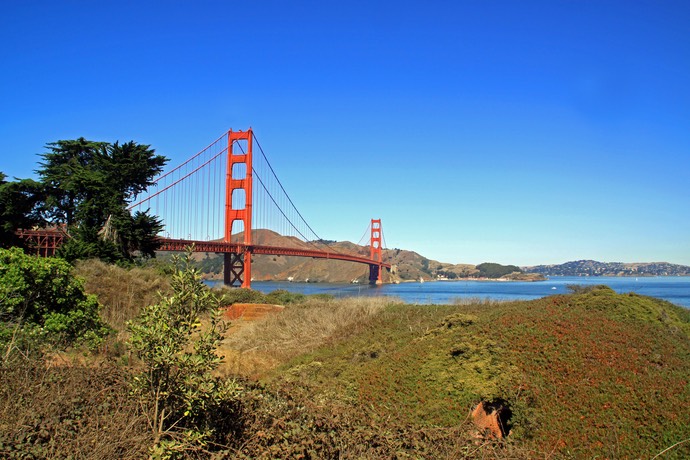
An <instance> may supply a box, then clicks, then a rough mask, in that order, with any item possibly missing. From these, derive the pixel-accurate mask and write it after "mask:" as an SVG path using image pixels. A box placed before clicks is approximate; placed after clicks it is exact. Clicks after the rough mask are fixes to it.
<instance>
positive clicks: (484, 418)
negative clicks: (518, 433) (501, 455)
mask: <svg viewBox="0 0 690 460" xmlns="http://www.w3.org/2000/svg"><path fill="white" fill-rule="evenodd" d="M511 416H512V412H511V410H510V409H509V408H508V406H507V405H506V404H505V402H504V401H491V402H487V401H482V402H480V403H479V404H477V407H475V408H474V410H473V411H472V421H474V424H475V425H477V427H478V428H479V430H480V433H479V435H480V436H481V437H486V438H493V439H503V438H505V437H506V436H508V434H509V432H510V428H509V424H510V417H511Z"/></svg>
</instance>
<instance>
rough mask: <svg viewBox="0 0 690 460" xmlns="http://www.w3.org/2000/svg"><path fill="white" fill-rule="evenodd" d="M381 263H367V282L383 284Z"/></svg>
mask: <svg viewBox="0 0 690 460" xmlns="http://www.w3.org/2000/svg"><path fill="white" fill-rule="evenodd" d="M381 273H383V265H377V264H369V284H383V279H382V278H381Z"/></svg>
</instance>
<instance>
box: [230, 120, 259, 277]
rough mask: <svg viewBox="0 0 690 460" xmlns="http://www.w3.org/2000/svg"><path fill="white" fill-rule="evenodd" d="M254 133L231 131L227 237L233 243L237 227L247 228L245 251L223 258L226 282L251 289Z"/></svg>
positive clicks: (244, 233) (250, 130)
mask: <svg viewBox="0 0 690 460" xmlns="http://www.w3.org/2000/svg"><path fill="white" fill-rule="evenodd" d="M252 141H253V133H252V129H251V128H249V130H247V131H238V132H234V131H232V130H230V131H228V162H227V171H226V179H225V233H224V235H223V241H224V242H226V243H233V241H232V231H233V226H234V224H235V223H241V224H242V227H243V240H242V241H241V242H238V243H241V244H243V249H241V250H238V251H237V252H230V253H225V254H224V255H223V257H224V260H223V282H224V283H225V284H226V285H228V286H233V287H244V288H249V287H250V285H251V279H252V143H253V142H252Z"/></svg>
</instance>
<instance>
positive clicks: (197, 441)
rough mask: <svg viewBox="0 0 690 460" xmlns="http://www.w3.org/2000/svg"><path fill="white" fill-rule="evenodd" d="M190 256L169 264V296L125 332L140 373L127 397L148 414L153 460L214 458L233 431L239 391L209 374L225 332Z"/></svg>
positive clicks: (212, 298)
mask: <svg viewBox="0 0 690 460" xmlns="http://www.w3.org/2000/svg"><path fill="white" fill-rule="evenodd" d="M191 254H192V252H191V250H189V251H188V252H187V253H186V254H185V256H184V257H183V258H181V259H177V258H176V259H175V260H174V262H175V264H176V266H177V269H176V272H175V273H174V274H173V276H172V279H171V282H170V283H171V288H172V291H173V294H172V295H171V296H169V297H162V298H161V300H160V302H159V303H157V304H155V305H150V306H147V307H145V308H144V309H143V311H142V313H141V315H140V317H139V318H137V319H136V320H135V321H133V322H132V323H131V324H130V327H129V329H130V332H131V339H130V345H131V347H132V349H133V350H134V352H135V353H136V355H137V356H138V358H139V359H141V361H142V362H143V365H144V370H143V371H142V372H141V373H140V374H139V375H138V376H136V377H135V379H134V384H133V389H134V392H135V395H136V397H137V398H138V400H139V401H140V403H141V404H142V406H143V407H144V408H145V412H146V413H147V414H149V420H148V422H149V426H150V430H151V433H152V436H153V452H152V453H153V454H154V456H157V457H164V458H175V457H179V456H182V455H183V454H186V453H187V454H191V453H194V452H196V453H201V452H207V451H209V450H215V449H217V448H218V446H220V445H223V444H225V440H226V438H227V437H228V436H231V435H232V431H233V430H234V428H233V425H234V424H235V423H236V406H237V395H238V392H239V387H238V386H237V385H236V383H235V382H234V381H233V380H221V379H219V378H217V377H214V376H213V374H212V373H213V371H214V370H215V369H216V368H217V367H218V365H219V363H220V362H221V357H220V356H218V355H217V353H216V350H217V348H218V345H219V343H220V340H221V339H222V334H223V332H225V330H226V326H225V324H224V323H223V321H222V320H221V317H220V308H219V302H218V299H217V298H216V297H215V295H214V294H213V293H211V292H210V290H209V289H208V288H207V287H206V286H205V285H204V284H203V283H202V282H201V276H200V274H199V272H198V270H196V269H195V268H193V267H192V266H191ZM202 322H203V325H202Z"/></svg>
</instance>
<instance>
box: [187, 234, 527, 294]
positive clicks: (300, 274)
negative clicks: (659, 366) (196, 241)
mask: <svg viewBox="0 0 690 460" xmlns="http://www.w3.org/2000/svg"><path fill="white" fill-rule="evenodd" d="M252 239H253V241H254V242H255V243H256V244H263V245H267V246H285V247H295V248H305V249H313V248H314V246H313V245H310V244H308V243H305V242H303V241H301V240H298V239H296V238H292V237H285V236H282V235H279V234H277V233H275V232H273V231H270V230H255V231H254V232H253V233H252ZM318 247H320V248H323V247H325V246H322V245H320V246H318ZM328 247H329V248H330V250H333V251H335V252H342V253H346V254H356V255H361V256H368V255H369V248H368V247H365V246H359V245H356V244H354V243H351V242H349V241H344V242H329V244H328ZM195 257H196V259H197V260H198V261H199V263H200V264H201V268H202V270H203V271H204V272H205V273H207V274H208V276H209V277H210V278H213V279H221V278H222V266H223V265H222V257H220V256H218V255H216V254H198V255H196V256H195ZM383 257H384V260H385V261H386V262H389V263H391V264H392V265H393V266H394V269H393V270H392V271H391V273H389V272H388V271H384V274H383V281H384V282H385V283H390V282H404V281H417V280H419V279H424V280H425V281H429V280H434V279H439V278H441V279H457V278H472V277H474V278H500V277H505V278H510V279H525V280H536V279H540V277H539V276H535V275H532V276H527V275H525V274H524V273H520V268H518V267H515V266H502V265H498V264H480V265H477V266H475V265H471V264H449V263H443V262H438V261H436V260H431V259H427V258H426V257H424V256H422V255H420V254H418V253H416V252H414V251H408V250H404V249H397V248H396V249H384V251H383ZM252 261H253V264H252V277H253V278H254V280H257V281H286V280H289V279H292V280H294V281H296V282H306V281H308V282H331V283H351V282H359V283H367V282H368V280H369V268H368V267H367V266H365V265H362V264H356V263H351V262H343V261H334V260H324V259H309V258H304V257H286V256H262V255H255V256H254V257H253V258H252Z"/></svg>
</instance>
